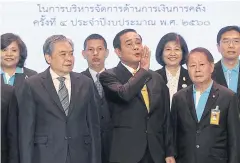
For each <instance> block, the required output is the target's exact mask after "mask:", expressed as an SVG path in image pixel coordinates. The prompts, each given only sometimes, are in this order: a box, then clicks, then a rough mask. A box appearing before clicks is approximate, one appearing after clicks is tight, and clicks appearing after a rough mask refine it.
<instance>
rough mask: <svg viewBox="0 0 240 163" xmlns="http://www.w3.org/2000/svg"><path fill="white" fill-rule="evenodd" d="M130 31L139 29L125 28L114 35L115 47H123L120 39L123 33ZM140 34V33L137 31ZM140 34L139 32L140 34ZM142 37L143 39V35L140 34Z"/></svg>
mask: <svg viewBox="0 0 240 163" xmlns="http://www.w3.org/2000/svg"><path fill="white" fill-rule="evenodd" d="M128 32H135V33H137V31H136V30H135V29H130V28H129V29H124V30H122V31H120V32H118V33H117V35H116V36H115V37H114V39H113V47H114V49H117V48H118V49H121V41H120V37H121V36H122V35H124V34H125V33H128ZM137 34H138V33H137ZM138 35H139V34H138ZM139 37H140V39H141V40H142V37H141V36H140V35H139Z"/></svg>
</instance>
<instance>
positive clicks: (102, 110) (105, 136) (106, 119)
mask: <svg viewBox="0 0 240 163" xmlns="http://www.w3.org/2000/svg"><path fill="white" fill-rule="evenodd" d="M82 74H84V75H86V76H87V77H89V78H90V79H92V80H93V78H92V76H91V73H90V71H89V69H86V70H85V71H83V72H82ZM95 92H96V99H97V101H98V105H99V106H100V107H98V108H99V119H100V128H101V142H102V143H101V145H102V163H107V162H108V159H109V152H110V141H111V128H112V127H111V126H112V125H111V118H110V113H109V109H108V104H107V101H106V99H105V96H104V94H103V97H102V98H101V97H100V96H99V94H98V91H97V88H96V86H95Z"/></svg>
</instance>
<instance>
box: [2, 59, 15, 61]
mask: <svg viewBox="0 0 240 163" xmlns="http://www.w3.org/2000/svg"><path fill="white" fill-rule="evenodd" d="M4 60H5V61H13V60H14V59H13V58H5V59H4Z"/></svg>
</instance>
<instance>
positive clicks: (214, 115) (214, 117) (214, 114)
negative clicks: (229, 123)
mask: <svg viewBox="0 0 240 163" xmlns="http://www.w3.org/2000/svg"><path fill="white" fill-rule="evenodd" d="M219 121H220V110H219V106H216V108H215V109H212V110H211V118H210V124H212V125H219Z"/></svg>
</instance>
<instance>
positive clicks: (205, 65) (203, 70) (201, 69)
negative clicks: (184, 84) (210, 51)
mask: <svg viewBox="0 0 240 163" xmlns="http://www.w3.org/2000/svg"><path fill="white" fill-rule="evenodd" d="M187 67H188V73H189V76H190V78H191V80H192V82H193V83H194V84H198V85H199V84H205V83H208V82H209V81H211V75H212V72H213V69H214V63H210V62H209V61H208V60H207V57H206V56H205V55H204V54H203V53H201V52H193V53H192V54H190V56H189V58H188V64H187Z"/></svg>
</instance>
